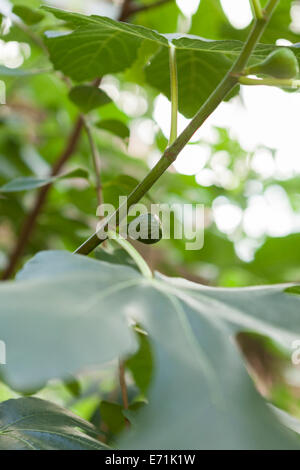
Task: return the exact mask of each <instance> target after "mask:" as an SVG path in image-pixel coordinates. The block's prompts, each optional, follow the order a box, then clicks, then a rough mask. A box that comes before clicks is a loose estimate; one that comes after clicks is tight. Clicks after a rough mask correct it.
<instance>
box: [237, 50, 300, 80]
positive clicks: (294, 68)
mask: <svg viewBox="0 0 300 470" xmlns="http://www.w3.org/2000/svg"><path fill="white" fill-rule="evenodd" d="M246 72H247V75H250V74H255V75H260V74H263V75H269V76H271V77H274V78H295V77H296V76H297V75H298V73H299V65H298V61H297V59H296V56H295V54H294V53H293V51H291V49H288V48H284V47H283V48H281V49H278V50H276V51H274V52H272V53H271V54H270V55H269V56H268V57H267V58H266V59H265V60H264V61H263V62H260V63H259V64H255V65H253V66H251V67H249V68H248V69H247V71H246Z"/></svg>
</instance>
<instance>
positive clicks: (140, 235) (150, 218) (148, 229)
mask: <svg viewBox="0 0 300 470" xmlns="http://www.w3.org/2000/svg"><path fill="white" fill-rule="evenodd" d="M128 235H129V236H130V238H132V239H133V240H138V241H139V242H142V243H145V244H146V245H152V244H153V243H157V242H159V241H160V240H161V239H162V228H161V223H160V220H159V218H158V217H157V216H156V215H152V214H150V213H148V214H142V215H140V216H139V217H137V218H136V219H134V220H133V221H132V222H130V224H129V225H128Z"/></svg>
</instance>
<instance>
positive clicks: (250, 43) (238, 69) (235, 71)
mask: <svg viewBox="0 0 300 470" xmlns="http://www.w3.org/2000/svg"><path fill="white" fill-rule="evenodd" d="M278 2H279V0H269V2H268V4H267V6H266V8H265V10H264V12H263V13H264V14H263V17H262V18H256V19H255V21H254V24H253V27H252V29H251V32H250V34H249V36H248V39H247V41H246V42H245V44H244V47H243V49H242V51H241V54H240V55H239V57H238V58H237V60H236V61H235V63H234V64H233V66H232V68H231V70H230V71H229V72H228V73H227V74H226V76H225V77H224V79H223V80H222V82H221V83H220V84H219V85H218V87H217V88H216V89H215V91H214V92H213V93H212V94H211V96H210V97H209V98H208V99H207V101H206V102H205V103H204V104H203V106H202V107H201V108H200V110H199V111H198V113H197V114H196V115H195V117H194V118H193V119H192V121H191V122H190V123H189V124H188V126H187V127H186V128H185V129H184V131H183V132H182V133H181V134H180V135H179V136H178V137H177V139H176V140H175V141H174V142H173V143H172V145H170V146H169V147H168V148H167V149H166V151H165V152H164V154H163V155H162V157H161V158H160V160H159V161H158V163H157V164H156V165H155V166H154V167H153V168H152V170H151V171H150V172H149V173H148V174H147V175H146V177H145V178H144V179H143V181H142V182H141V183H140V184H139V185H138V186H137V187H136V188H135V189H134V190H133V191H132V193H131V194H130V195H129V196H128V198H127V201H125V202H124V203H123V205H120V206H119V208H118V209H117V210H116V211H115V212H114V214H112V216H111V217H110V218H109V219H108V220H106V222H105V223H106V226H109V223H110V222H111V221H116V222H117V223H119V219H120V214H123V213H124V208H125V209H126V210H127V211H128V210H129V209H130V207H131V206H133V205H134V204H136V203H137V202H139V200H140V199H141V198H142V197H143V196H144V195H145V194H146V192H147V191H149V189H150V188H152V186H153V185H154V184H155V183H156V181H157V180H158V179H159V178H160V177H161V176H162V175H163V174H164V173H165V171H166V170H167V169H168V168H169V166H170V165H171V164H172V163H173V162H174V161H175V160H176V158H177V156H178V155H179V153H180V152H181V150H182V149H183V148H184V147H185V146H186V144H187V143H188V142H189V141H190V139H191V138H192V136H193V135H194V134H195V132H196V131H197V130H198V129H199V128H200V127H201V126H202V124H203V123H204V122H205V121H206V119H207V118H208V117H209V116H210V115H211V114H212V113H213V112H214V111H215V109H216V108H217V107H218V106H219V104H220V103H221V102H222V101H223V100H224V99H225V98H226V96H227V95H228V94H229V93H230V91H232V89H233V88H234V87H235V86H236V85H237V84H238V82H239V75H240V74H241V73H242V72H243V70H244V68H245V66H246V65H247V63H248V61H249V59H250V57H251V55H252V52H253V51H254V49H255V47H256V45H257V43H258V41H259V39H260V38H261V36H262V34H263V32H264V30H265V28H266V26H267V24H268V22H269V20H270V18H271V16H272V14H273V11H274V10H275V8H276V6H277V4H278ZM101 233H103V227H102V228H101ZM103 241H104V238H103V237H101V238H100V237H98V233H97V232H96V233H94V234H93V235H92V236H91V237H90V238H89V239H88V240H86V241H85V242H84V243H83V244H82V245H81V246H80V247H79V248H78V249H77V250H76V251H75V253H79V254H83V255H88V254H89V253H91V252H92V251H93V250H94V249H95V248H96V247H97V246H98V245H100V244H101V243H103Z"/></svg>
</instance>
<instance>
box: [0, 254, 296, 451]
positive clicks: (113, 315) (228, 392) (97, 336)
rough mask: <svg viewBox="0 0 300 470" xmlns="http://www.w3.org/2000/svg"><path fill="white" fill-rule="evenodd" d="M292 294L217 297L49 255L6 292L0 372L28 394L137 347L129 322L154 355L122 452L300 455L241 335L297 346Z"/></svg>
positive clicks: (229, 292)
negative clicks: (258, 385)
mask: <svg viewBox="0 0 300 470" xmlns="http://www.w3.org/2000/svg"><path fill="white" fill-rule="evenodd" d="M287 287H288V286H286V285H284V286H271V287H261V288H249V289H219V288H209V287H205V286H200V285H198V284H194V283H190V282H187V281H184V280H182V279H170V278H166V277H162V276H160V275H158V276H157V277H156V278H155V279H154V280H149V279H145V278H143V277H142V276H141V275H140V274H138V273H137V272H136V271H135V270H133V269H131V268H129V267H125V266H121V265H115V264H109V263H105V262H99V261H95V260H91V259H88V258H84V257H82V256H78V255H77V256H76V255H71V254H69V253H66V252H44V253H40V254H39V255H37V256H36V257H35V258H33V260H31V261H30V262H29V263H28V264H27V265H26V266H25V268H24V270H23V271H21V273H20V274H19V276H18V278H17V280H16V281H15V282H10V283H3V284H1V285H0V296H1V306H0V330H1V338H2V340H4V341H5V342H6V345H7V365H5V366H2V375H3V376H4V378H5V379H6V380H7V381H8V382H9V383H10V384H12V385H18V386H19V387H22V388H26V387H27V388H29V387H30V386H32V385H38V384H40V383H41V381H42V380H47V379H48V378H50V377H66V376H67V372H68V374H71V373H74V372H75V371H78V370H80V369H82V368H84V367H86V366H89V365H93V364H95V365H99V364H101V363H103V362H105V361H107V360H110V359H112V358H114V357H116V356H124V355H126V354H128V353H129V352H130V351H131V352H133V351H134V349H135V348H136V345H135V342H134V341H133V337H132V334H131V333H130V329H129V326H128V324H127V321H128V320H129V319H130V321H134V322H136V323H138V324H139V325H142V327H143V328H144V329H145V330H146V331H147V333H148V338H149V341H150V344H151V348H152V351H153V352H154V356H155V359H154V365H155V367H154V378H153V381H152V384H151V388H150V394H149V405H148V406H147V407H146V408H145V409H144V410H142V411H141V412H140V414H138V416H137V417H136V419H135V420H134V421H135V424H134V426H133V431H132V434H130V435H129V436H128V437H126V438H125V437H124V440H123V441H121V442H120V445H121V446H122V447H125V448H144V449H145V448H150V449H155V448H156V449H157V448H161V449H168V448H169V449H170V448H173V449H176V448H177V449H178V448H182V449H187V448H200V449H201V448H225V449H228V448H237V449H243V448H247V449H266V448H269V449H270V448H274V449H279V448H300V444H299V441H297V440H295V438H294V435H293V434H292V433H289V432H288V431H287V430H285V429H284V428H283V427H282V425H281V424H279V422H278V421H277V418H276V417H274V416H273V414H272V412H271V411H270V410H269V409H268V407H267V406H266V405H265V403H264V401H263V400H262V399H261V398H260V397H259V395H258V393H257V392H256V391H255V389H254V386H253V384H252V381H251V380H250V378H249V377H248V375H247V373H246V371H245V369H244V366H243V363H242V361H241V358H240V357H239V352H238V349H237V347H236V346H235V345H234V341H233V335H234V333H235V332H237V331H242V330H253V331H256V332H259V333H263V334H267V335H270V336H272V337H273V338H275V339H277V340H279V341H281V342H282V343H284V344H287V345H289V344H290V341H292V340H293V339H295V338H297V337H299V334H300V309H299V307H300V297H299V296H296V295H291V294H289V293H287V292H284V289H285V288H287Z"/></svg>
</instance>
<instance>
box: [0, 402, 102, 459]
mask: <svg viewBox="0 0 300 470" xmlns="http://www.w3.org/2000/svg"><path fill="white" fill-rule="evenodd" d="M102 449H103V450H105V449H108V447H107V446H105V445H104V444H102V443H101V442H99V440H98V439H97V433H96V429H95V428H94V427H93V426H92V425H91V424H90V423H88V422H87V421H84V420H83V419H81V418H79V417H78V416H76V415H74V414H73V413H71V412H70V411H68V410H65V409H64V408H61V407H60V406H57V405H54V404H53V403H50V402H48V401H45V400H40V399H39V398H19V399H13V400H8V401H5V402H2V403H1V404H0V450H102Z"/></svg>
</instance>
